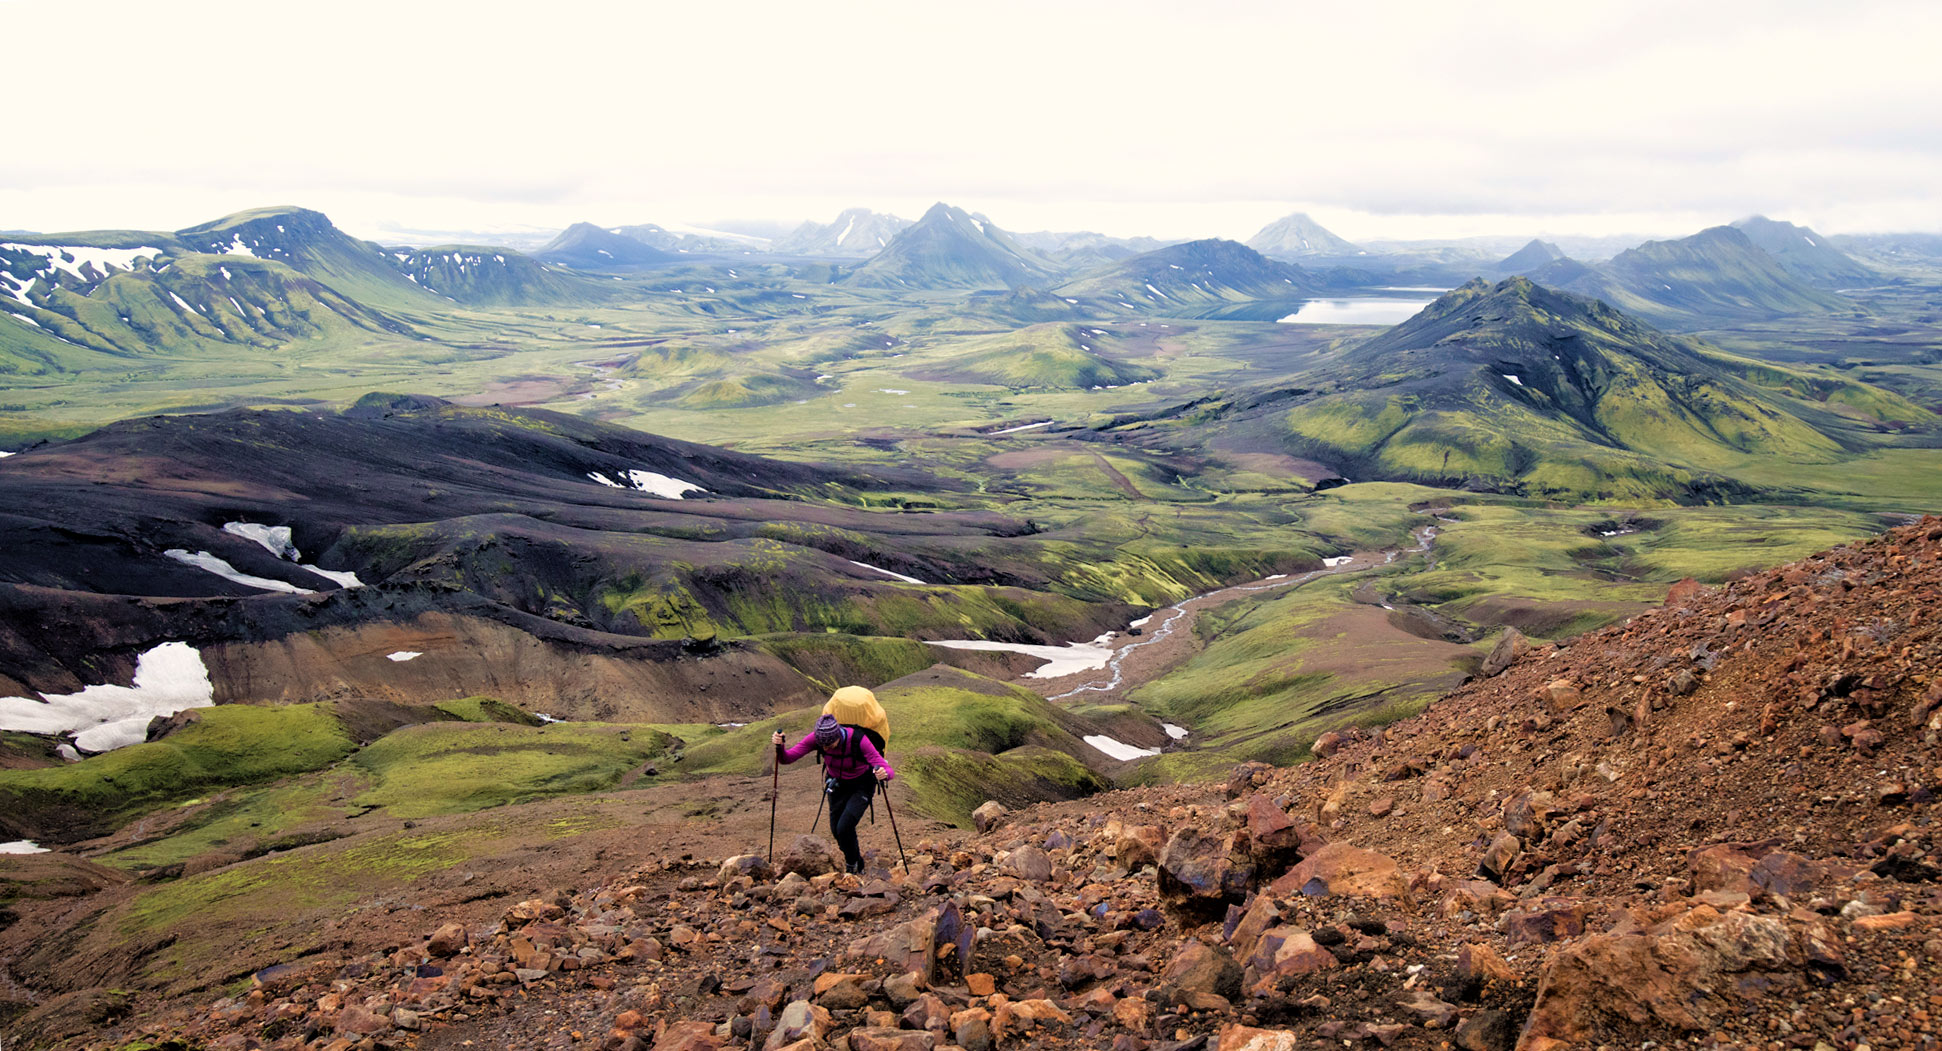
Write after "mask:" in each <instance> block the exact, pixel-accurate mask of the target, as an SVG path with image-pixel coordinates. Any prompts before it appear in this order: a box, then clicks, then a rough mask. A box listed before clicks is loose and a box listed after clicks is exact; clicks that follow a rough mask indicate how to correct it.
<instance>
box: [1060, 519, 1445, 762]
mask: <svg viewBox="0 0 1942 1051" xmlns="http://www.w3.org/2000/svg"><path fill="white" fill-rule="evenodd" d="M1435 540H1436V527H1435V526H1433V525H1430V526H1423V527H1422V528H1421V529H1418V530H1417V531H1416V546H1415V547H1413V548H1410V549H1409V550H1407V551H1390V552H1388V553H1387V554H1386V555H1385V556H1384V557H1383V560H1382V561H1381V562H1379V563H1376V565H1361V566H1358V565H1355V564H1354V563H1353V562H1350V563H1348V564H1344V565H1338V566H1330V567H1325V568H1322V569H1317V570H1314V571H1313V572H1309V573H1303V574H1302V575H1300V576H1298V577H1287V578H1285V579H1276V578H1274V577H1268V578H1267V579H1265V580H1263V581H1262V582H1260V583H1258V584H1237V585H1235V586H1233V587H1226V588H1221V589H1219V590H1216V591H1209V592H1205V593H1203V594H1199V595H1195V596H1193V597H1191V598H1186V599H1182V600H1180V601H1179V602H1176V603H1174V604H1173V605H1171V606H1168V607H1167V608H1166V610H1165V611H1164V613H1163V614H1156V615H1163V616H1164V617H1165V619H1164V620H1162V621H1160V623H1159V625H1158V626H1157V627H1155V628H1154V629H1153V630H1152V631H1150V632H1148V633H1147V637H1146V638H1143V639H1141V640H1139V641H1138V642H1130V643H1127V644H1126V645H1124V646H1121V647H1120V648H1119V649H1117V650H1115V651H1113V655H1112V656H1111V657H1108V658H1107V659H1106V667H1105V670H1106V671H1108V672H1110V673H1111V676H1110V677H1109V678H1107V679H1104V680H1094V681H1092V682H1085V683H1081V684H1079V685H1078V686H1075V687H1073V688H1072V689H1070V690H1067V691H1065V692H1064V693H1060V694H1054V695H1053V696H1051V697H1047V698H1046V700H1048V701H1062V700H1065V699H1066V698H1068V697H1075V696H1077V695H1079V694H1082V693H1110V692H1111V691H1113V690H1117V689H1119V688H1120V687H1121V686H1123V685H1125V674H1124V671H1123V668H1122V665H1124V663H1125V661H1126V658H1127V656H1129V655H1130V654H1131V653H1132V652H1133V651H1134V650H1137V649H1140V648H1142V647H1145V646H1151V645H1153V644H1154V643H1156V642H1159V641H1160V640H1162V639H1164V638H1166V637H1167V636H1169V635H1171V634H1173V632H1174V629H1175V628H1176V627H1178V626H1179V625H1180V622H1181V619H1182V618H1183V617H1185V616H1186V615H1187V612H1188V610H1187V607H1188V606H1189V605H1191V604H1193V603H1195V602H1199V601H1201V600H1203V599H1215V598H1219V597H1220V596H1223V595H1227V594H1230V593H1240V592H1248V591H1273V590H1275V589H1276V588H1291V587H1296V586H1298V585H1301V584H1306V583H1308V582H1309V581H1311V580H1316V579H1318V578H1321V577H1329V576H1336V575H1338V574H1347V573H1365V572H1368V571H1369V570H1371V569H1374V568H1376V566H1386V565H1388V564H1390V563H1391V562H1394V561H1395V560H1396V559H1397V558H1398V557H1400V556H1402V555H1405V554H1411V555H1413V554H1418V553H1421V552H1427V551H1429V549H1430V544H1431V543H1432V542H1434V541H1435ZM1151 619H1152V617H1146V618H1143V620H1148V621H1150V620H1151ZM1136 623H1137V622H1136ZM1169 735H1170V736H1171V731H1169ZM1180 736H1185V733H1184V732H1183V733H1182V734H1181V735H1180ZM1176 739H1177V738H1176Z"/></svg>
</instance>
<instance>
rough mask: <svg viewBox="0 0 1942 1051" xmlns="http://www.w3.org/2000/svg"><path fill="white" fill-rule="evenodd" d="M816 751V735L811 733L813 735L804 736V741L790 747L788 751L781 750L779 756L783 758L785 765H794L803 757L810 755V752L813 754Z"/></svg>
mask: <svg viewBox="0 0 1942 1051" xmlns="http://www.w3.org/2000/svg"><path fill="white" fill-rule="evenodd" d="M815 750H816V735H815V733H813V732H811V733H806V734H803V735H802V740H800V741H797V742H796V743H795V744H792V745H790V746H789V747H788V749H787V750H786V751H783V750H779V751H778V754H780V755H781V756H782V761H783V762H784V763H793V762H795V761H796V760H798V759H801V758H802V757H803V756H805V755H808V754H809V753H810V752H813V751H815Z"/></svg>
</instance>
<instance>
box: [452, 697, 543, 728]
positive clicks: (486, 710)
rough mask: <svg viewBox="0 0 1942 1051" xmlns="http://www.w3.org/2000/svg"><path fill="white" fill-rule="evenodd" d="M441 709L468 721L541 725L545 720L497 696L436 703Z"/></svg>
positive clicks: (463, 698) (462, 698)
mask: <svg viewBox="0 0 1942 1051" xmlns="http://www.w3.org/2000/svg"><path fill="white" fill-rule="evenodd" d="M434 707H436V708H437V709H438V710H439V711H441V712H444V713H445V714H447V715H450V716H452V717H453V718H456V719H461V720H463V721H465V722H468V723H518V724H519V725H521V726H539V725H540V724H541V723H542V722H543V721H544V720H542V719H541V718H540V717H539V716H537V715H534V714H533V713H531V712H528V711H526V710H525V709H523V708H520V707H518V706H516V705H511V704H507V703H506V702H504V701H502V700H499V699H498V698H496V697H461V698H459V699H458V700H456V701H441V702H439V703H438V704H437V705H434Z"/></svg>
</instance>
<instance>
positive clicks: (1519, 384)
mask: <svg viewBox="0 0 1942 1051" xmlns="http://www.w3.org/2000/svg"><path fill="white" fill-rule="evenodd" d="M1504 378H1505V379H1507V380H1509V381H1510V382H1511V385H1512V386H1516V387H1522V386H1523V385H1524V381H1523V380H1521V379H1518V378H1517V377H1516V376H1513V375H1511V374H1510V373H1508V372H1506V373H1504Z"/></svg>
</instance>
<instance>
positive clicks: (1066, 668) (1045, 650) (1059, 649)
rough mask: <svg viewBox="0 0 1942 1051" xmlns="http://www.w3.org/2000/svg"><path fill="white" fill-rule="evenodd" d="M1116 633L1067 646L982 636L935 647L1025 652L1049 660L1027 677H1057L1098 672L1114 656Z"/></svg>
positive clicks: (943, 642)
mask: <svg viewBox="0 0 1942 1051" xmlns="http://www.w3.org/2000/svg"><path fill="white" fill-rule="evenodd" d="M1111 638H1112V633H1111V632H1108V633H1107V634H1104V635H1101V636H1099V637H1098V638H1096V639H1094V640H1092V641H1091V642H1069V643H1067V644H1065V645H1063V646H1032V645H1027V644H1025V643H1021V642H986V641H984V640H982V639H951V640H945V641H941V642H933V643H931V645H933V646H944V647H948V648H950V649H954V650H988V651H994V652H1004V653H1023V654H1025V655H1026V656H1028V657H1037V658H1040V659H1041V660H1044V661H1045V662H1046V663H1045V664H1043V665H1041V666H1040V667H1037V668H1034V669H1032V670H1031V671H1029V672H1026V673H1025V677H1026V678H1027V679H1056V678H1059V677H1060V676H1062V675H1072V674H1074V673H1076V672H1082V671H1098V670H1099V669H1100V668H1104V667H1105V666H1106V662H1107V661H1109V660H1111V659H1112V656H1113V651H1112V649H1111V647H1109V646H1107V645H1106V642H1107V640H1108V639H1111Z"/></svg>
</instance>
